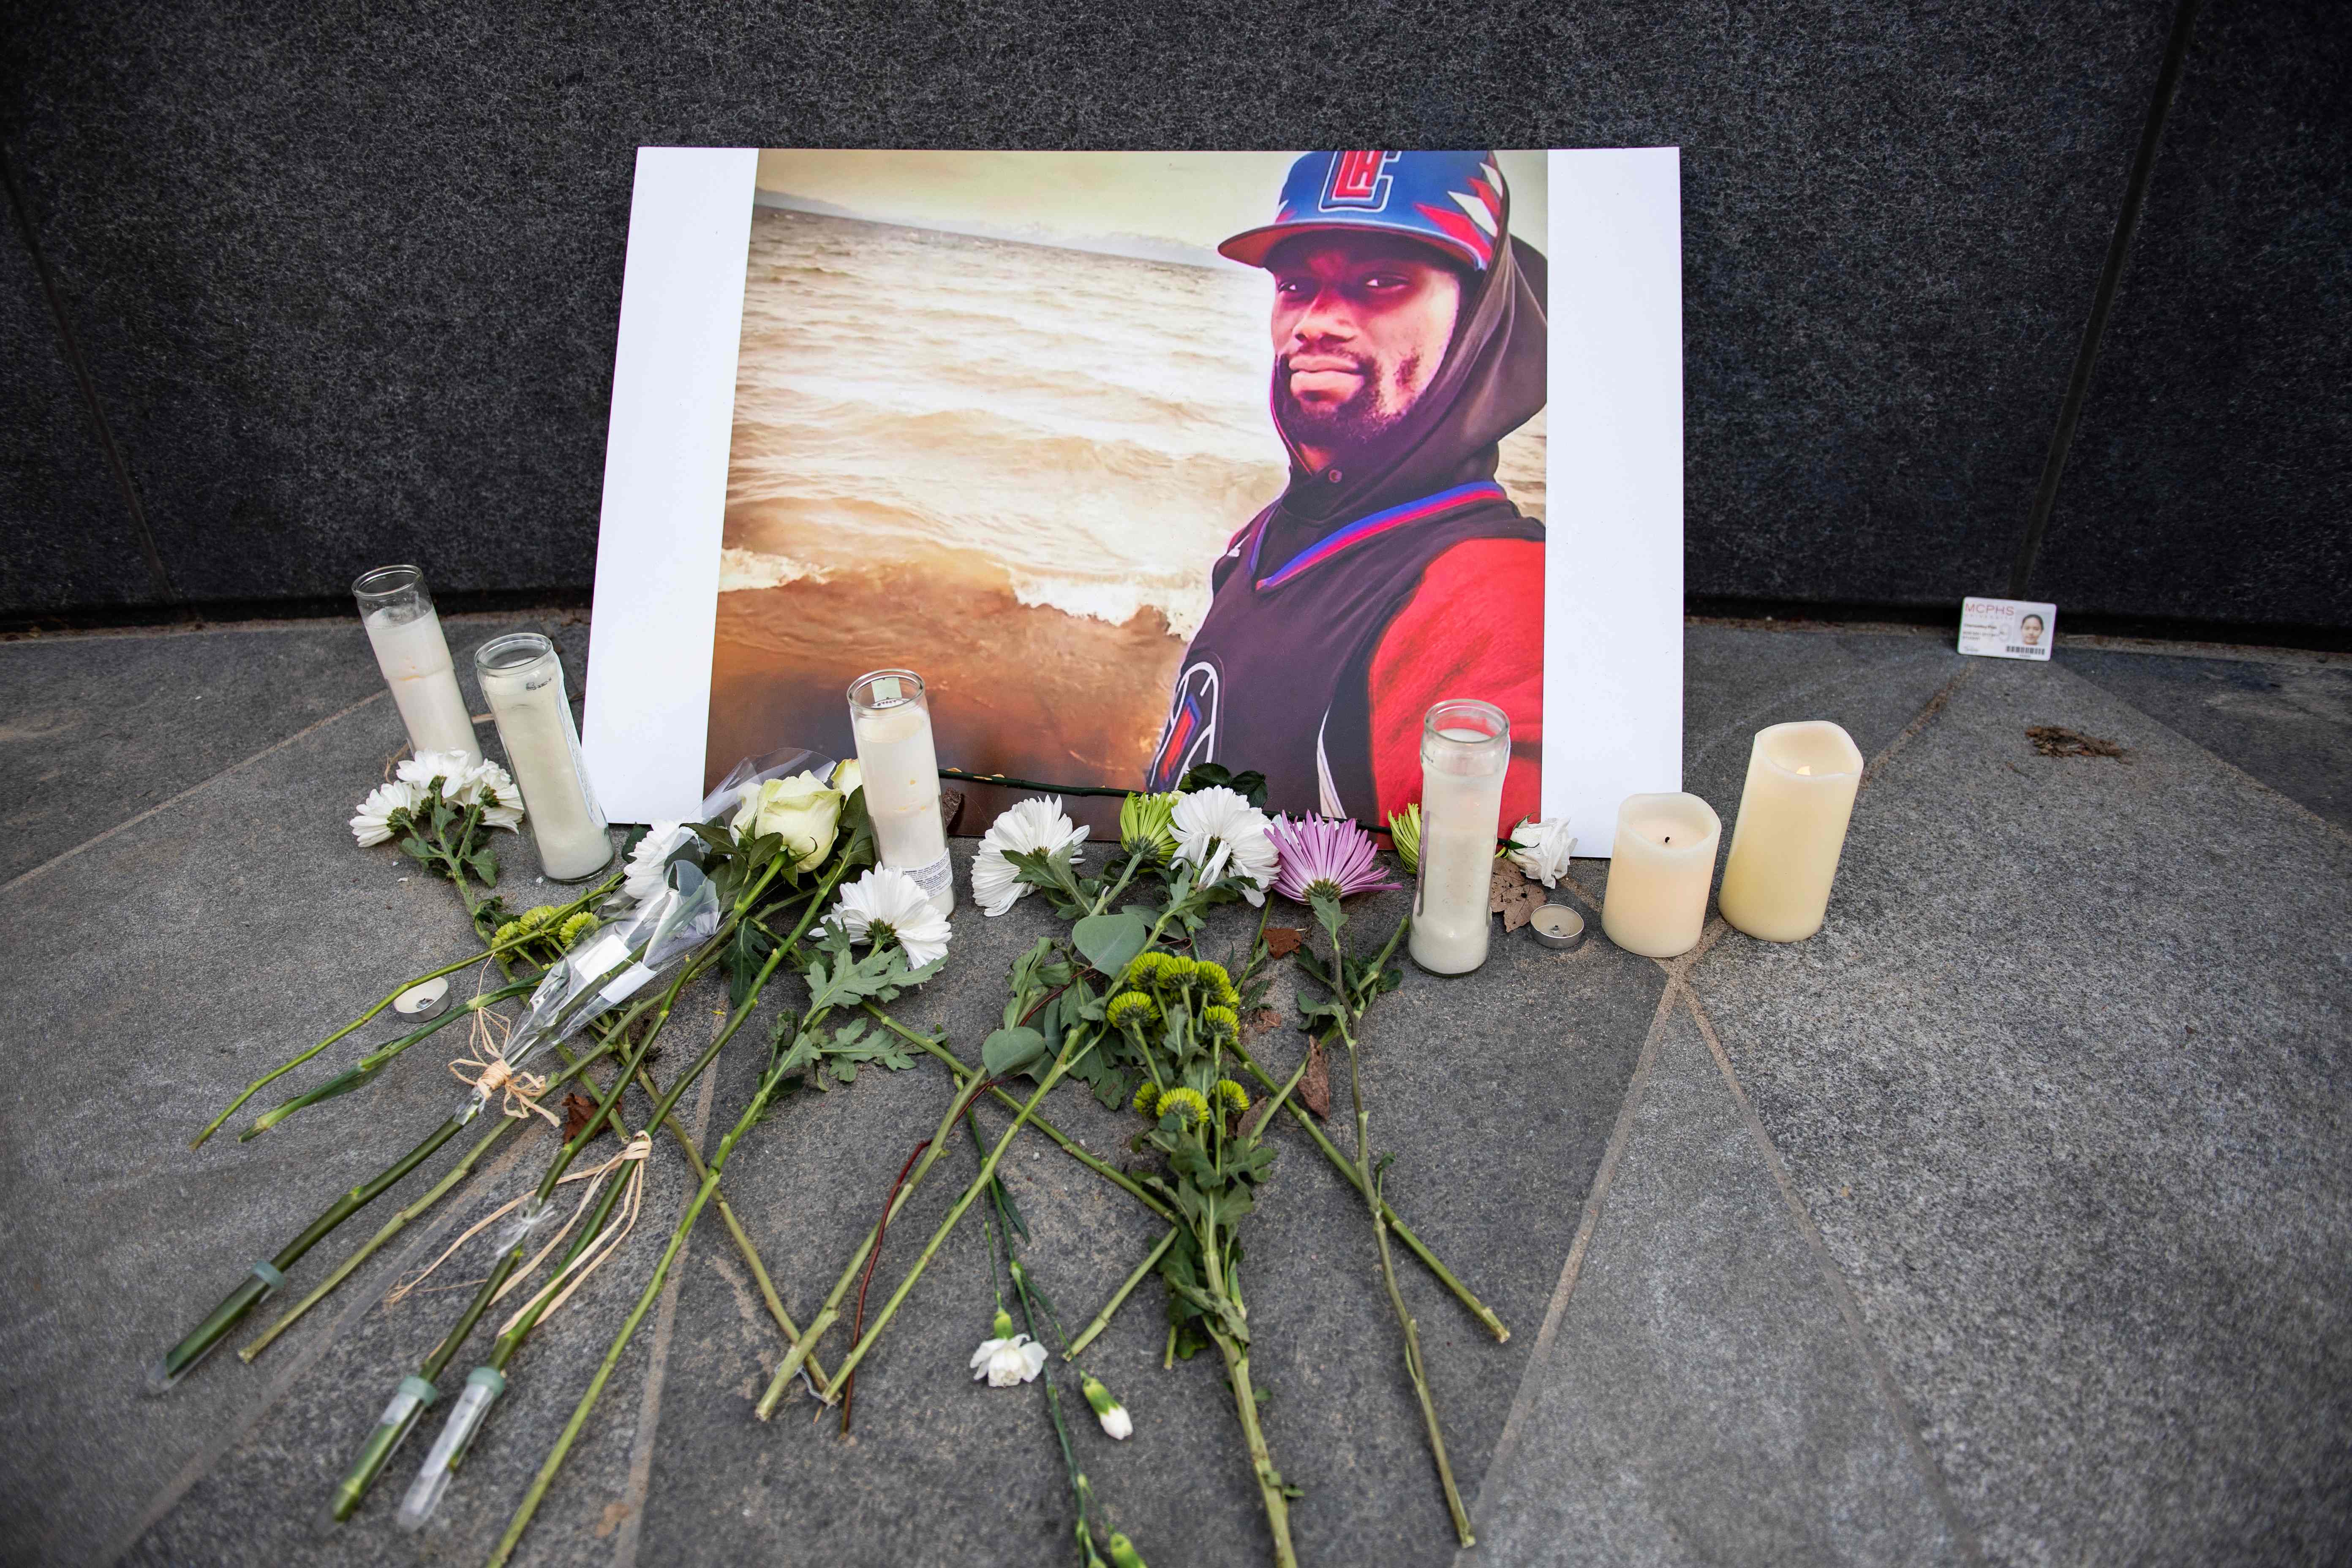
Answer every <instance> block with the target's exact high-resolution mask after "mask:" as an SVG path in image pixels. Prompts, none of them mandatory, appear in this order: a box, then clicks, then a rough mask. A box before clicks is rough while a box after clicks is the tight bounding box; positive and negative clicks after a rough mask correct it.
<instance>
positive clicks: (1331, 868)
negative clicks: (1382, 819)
mask: <svg viewBox="0 0 2352 1568" xmlns="http://www.w3.org/2000/svg"><path fill="white" fill-rule="evenodd" d="M1270 833H1271V836H1272V837H1273V839H1274V853H1275V860H1276V867H1275V873H1274V890H1275V891H1276V892H1277V893H1280V894H1281V895H1282V896H1283V897H1284V898H1286V899H1288V900H1291V901H1292V902H1293V903H1299V904H1303V903H1305V902H1307V899H1308V896H1309V895H1310V894H1312V893H1314V892H1316V891H1317V890H1318V889H1320V890H1321V891H1323V892H1325V893H1328V894H1329V895H1330V896H1331V897H1332V898H1335V899H1344V898H1348V897H1350V896H1352V895H1354V894H1357V893H1381V892H1387V891H1389V890H1390V889H1393V888H1395V887H1396V886H1397V884H1396V883H1394V882H1391V881H1390V880H1389V879H1388V877H1387V874H1386V873H1385V872H1383V871H1382V870H1381V861H1380V855H1379V852H1378V850H1377V849H1376V848H1375V847H1374V846H1373V844H1372V836H1371V835H1370V834H1369V833H1367V832H1365V831H1364V830H1363V829H1362V828H1360V827H1359V826H1356V825H1355V824H1354V823H1352V822H1350V821H1349V820H1348V819H1347V818H1345V817H1333V816H1277V817H1276V818H1275V819H1274V822H1273V825H1272V826H1271V828H1270Z"/></svg>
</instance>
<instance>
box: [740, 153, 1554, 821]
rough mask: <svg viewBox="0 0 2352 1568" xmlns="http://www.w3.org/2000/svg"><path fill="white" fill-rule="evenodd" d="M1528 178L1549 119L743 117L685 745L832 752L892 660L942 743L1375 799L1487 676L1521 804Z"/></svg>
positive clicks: (1537, 351)
mask: <svg viewBox="0 0 2352 1568" xmlns="http://www.w3.org/2000/svg"><path fill="white" fill-rule="evenodd" d="M1545 186H1546V164H1545V157H1544V154H1543V153H1513V152H1502V153H1493V152H1475V151H1474V152H1431V153H1394V152H1336V153H1332V152H1326V153H1303V154H1302V153H986V152H982V153H971V152H850V151H829V152H800V151H766V152H762V153H760V154H759V165H758V179H757V190H756V195H755V197H754V201H755V204H756V205H755V207H754V211H753V214H752V217H751V239H750V245H749V249H748V255H747V258H746V264H745V282H744V293H743V311H742V329H741V339H740V353H739V355H738V359H737V366H736V379H735V387H734V403H733V422H732V433H731V439H730V448H729V458H728V466H727V500H726V512H725V522H724V532H723V538H722V544H721V554H720V566H719V605H718V616H717V623H716V632H715V637H714V643H713V647H712V657H711V684H710V710H709V727H708V731H707V743H706V773H707V775H708V777H709V779H714V780H715V779H716V778H717V777H718V776H719V773H723V772H724V771H725V770H726V769H727V768H728V767H729V766H730V765H732V764H733V763H735V762H736V760H737V759H739V758H740V757H743V756H746V755H749V754H752V753H755V752H760V751H761V750H763V749H764V748H766V747H767V746H770V745H772V744H773V743H774V741H775V738H776V737H779V736H790V737H793V739H794V740H795V741H797V742H803V743H807V744H814V745H818V746H827V745H829V746H831V747H832V749H834V750H835V752H836V753H837V754H841V755H847V754H848V752H849V732H848V722H847V713H846V710H845V705H844V700H843V691H844V689H845V687H846V686H847V685H848V683H849V682H850V681H851V680H852V679H855V678H856V676H857V675H859V674H860V673H861V672H864V671H866V670H870V669H874V668H882V667H888V666H893V665H912V666H915V667H916V668H919V670H920V673H921V674H922V675H923V677H924V679H925V680H926V682H927V683H928V684H929V689H930V691H931V693H932V710H933V713H934V714H935V716H936V720H935V721H936V723H937V725H938V729H939V752H940V761H941V762H942V763H946V764H949V765H950V766H954V767H959V768H963V769H967V770H971V771H974V772H982V773H1007V774H1011V775H1014V776H1017V777H1025V778H1031V779H1043V780H1050V781H1054V782H1056V783H1068V784H1102V785H1114V786H1119V787H1138V786H1141V785H1143V784H1147V783H1150V784H1152V785H1153V786H1154V787H1163V788H1164V787H1170V786H1171V785H1172V784H1173V783H1174V781H1175V780H1177V779H1178V778H1180V777H1181V775H1182V774H1183V773H1184V772H1185V771H1187V770H1188V769H1190V768H1192V767H1193V766H1196V765H1199V764H1201V763H1227V764H1229V765H1231V766H1232V767H1233V768H1234V769H1235V770H1236V771H1238V770H1242V769H1256V770H1259V771H1262V772H1263V773H1265V776H1266V780H1267V791H1268V796H1269V805H1271V806H1272V807H1274V808H1276V809H1286V810H1290V811H1294V812H1297V811H1311V810H1318V809H1319V810H1321V811H1323V812H1326V813H1328V814H1333V815H1350V816H1359V817H1362V818H1366V819H1377V818H1378V817H1379V816H1382V815H1383V814H1385V813H1386V812H1388V811H1391V810H1394V809H1397V808H1399V807H1401V806H1402V805H1403V804H1404V803H1405V802H1407V801H1408V800H1411V799H1412V798H1414V797H1415V796H1416V795H1417V793H1418V787H1419V780H1420V763H1419V743H1420V730H1421V722H1422V715H1423V712H1424V711H1425V710H1427V708H1428V707H1429V706H1430V704H1431V703H1432V702H1433V701H1435V700H1438V699H1440V698H1444V697H1451V696H1456V695H1465V694H1475V695H1477V696H1481V697H1484V698H1486V699H1487V700H1492V701H1495V702H1496V703H1498V704H1499V705H1500V706H1502V707H1503V708H1504V710H1506V712H1507V713H1508V714H1509V716H1510V719H1511V722H1512V728H1513V737H1512V739H1513V742H1514V747H1513V750H1514V762H1513V764H1512V769H1511V776H1510V783H1509V789H1508V791H1507V795H1506V798H1505V802H1504V810H1505V813H1506V816H1507V819H1510V820H1516V819H1517V816H1533V815H1538V814H1539V807H1538V771H1539V757H1540V751H1541V734H1542V712H1541V709H1542V692H1543V670H1542V663H1543V641H1544V639H1543V608H1544V572H1543V549H1544V525H1543V519H1544V515H1545V489H1546V485H1545V477H1546V476H1545V428H1544V405H1545V402H1546V395H1545V392H1546V388H1545V374H1546V359H1545V318H1546V293H1545V274H1546V263H1545V258H1544V256H1543V254H1542V250H1541V247H1542V245H1543V242H1544V236H1545V233H1546V212H1545V201H1546V189H1545ZM975 804H977V805H990V804H992V803H991V802H988V801H982V802H976V803H975ZM1073 804H1074V805H1075V804H1076V803H1075V802H1074V803H1073ZM1106 804H1109V805H1114V806H1115V804H1116V803H1115V802H1110V803H1106ZM980 820H982V821H985V820H986V818H985V817H984V816H982V817H981V818H980ZM965 830H966V831H970V830H971V829H970V826H969V824H968V823H967V824H966V825H965Z"/></svg>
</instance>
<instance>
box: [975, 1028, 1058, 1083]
mask: <svg viewBox="0 0 2352 1568" xmlns="http://www.w3.org/2000/svg"><path fill="white" fill-rule="evenodd" d="M1044 1055H1045V1036H1043V1035H1041V1034H1039V1033H1038V1032H1037V1031H1036V1030H1034V1029H1032V1028H1028V1027H1025V1026H1016V1027H1013V1028H1010V1029H999V1030H997V1031H996V1032H995V1033H994V1034H992V1035H991V1036H989V1037H988V1038H986V1039H984V1040H982V1042H981V1043H980V1061H981V1066H982V1068H986V1069H987V1071H988V1075H989V1076H990V1077H991V1078H1008V1077H1010V1076H1011V1075H1013V1074H1014V1073H1017V1072H1019V1071H1021V1070H1022V1069H1023V1068H1026V1067H1028V1066H1029V1065H1030V1064H1031V1063H1032V1062H1034V1061H1035V1060H1036V1059H1037V1058H1039V1057H1042V1056H1044Z"/></svg>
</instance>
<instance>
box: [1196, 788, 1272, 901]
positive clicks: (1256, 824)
mask: <svg viewBox="0 0 2352 1568" xmlns="http://www.w3.org/2000/svg"><path fill="white" fill-rule="evenodd" d="M1172 826H1174V827H1175V829H1176V858H1177V859H1179V860H1184V861H1189V862H1190V863H1192V865H1194V866H1197V867H1199V868H1201V880H1202V883H1203V884H1206V883H1210V882H1214V881H1217V880H1219V879H1222V878H1223V877H1224V876H1226V875H1227V874H1228V873H1229V872H1230V873H1231V874H1233V875H1234V876H1238V877H1241V878H1243V879H1245V881H1246V884H1247V885H1246V886H1244V888H1243V889H1242V897H1244V898H1245V899H1247V900H1249V901H1250V902H1251V903H1252V904H1263V903H1265V889H1266V888H1267V886H1268V885H1269V884H1270V883H1272V882H1273V880H1274V873H1275V868H1276V853H1275V847H1274V839H1273V837H1271V836H1270V834H1269V833H1268V831H1267V830H1268V829H1269V828H1270V827H1271V826H1272V824H1271V823H1269V822H1268V821H1267V820H1266V815H1265V813H1264V812H1262V811H1260V810H1259V809H1258V808H1257V807H1255V806H1254V805H1251V804H1250V803H1249V800H1248V798H1247V797H1245V796H1244V795H1241V794H1239V793H1238V792H1236V791H1234V790H1229V789H1227V788H1225V787H1224V786H1223V784H1219V785H1216V786H1215V787H1213V788H1211V789H1196V790H1194V791H1193V792H1192V794H1190V795H1186V796H1184V797H1183V798H1182V799H1181V800H1179V801H1178V802H1177V803H1176V816H1175V819H1174V822H1173V824H1172Z"/></svg>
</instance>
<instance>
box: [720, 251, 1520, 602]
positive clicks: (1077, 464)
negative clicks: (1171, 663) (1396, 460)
mask: <svg viewBox="0 0 2352 1568" xmlns="http://www.w3.org/2000/svg"><path fill="white" fill-rule="evenodd" d="M746 278H747V283H746V288H745V290H744V301H743V333H742V345H741V353H740V359H739V362H738V370H737V381H736V395H735V423H734V437H733V446H732V450H731V452H730V460H729V467H728V495H727V530H726V542H727V546H728V557H727V560H728V566H727V569H726V574H725V576H724V579H723V581H724V583H725V584H727V585H728V587H730V588H735V587H740V588H753V587H766V586H772V585H775V584H781V583H786V582H793V581H797V580H799V579H800V578H801V577H803V576H805V575H807V574H810V573H812V572H837V571H850V572H865V573H871V572H873V571H874V570H876V569H877V568H878V567H880V566H883V565H886V564H889V563H903V562H908V561H912V560H916V559H920V558H924V557H927V556H931V555H934V554H935V553H936V552H943V551H945V552H965V553H971V554H974V555H977V556H979V557H981V558H982V559H984V560H986V561H988V562H990V563H992V564H994V565H996V566H999V567H1001V568H1003V572H1004V574H1005V575H1006V578H1007V579H1008V580H1009V581H1010V582H1011V583H1012V584H1013V586H1014V589H1015V591H1016V593H1017V594H1018V595H1019V602H1020V603H1022V604H1024V605H1035V606H1044V607H1051V608H1054V609H1057V610H1060V611H1063V612H1064V613H1066V614H1068V615H1073V616H1086V617H1088V618H1090V619H1095V620H1108V621H1110V622H1112V623H1113V624H1118V623H1119V622H1123V621H1125V620H1127V619H1129V618H1131V617H1132V616H1135V615H1136V614H1138V613H1139V611H1141V610H1144V609H1147V608H1149V609H1152V610H1156V611H1158V612H1159V613H1160V616H1162V617H1163V618H1164V619H1165V620H1166V622H1167V625H1168V628H1169V632H1170V635H1171V636H1173V637H1177V638H1179V639H1181V638H1184V637H1189V636H1190V635H1191V634H1192V630H1193V629H1194V627H1196V626H1198V625H1199V623H1200V618H1201V616H1202V614H1203V613H1205V611H1206V609H1207V607H1208V570H1209V567H1210V565H1211V564H1212V563H1213V562H1214V561H1215V560H1216V558H1217V556H1218V555H1219V554H1220V553H1221V552H1223V549H1224V546H1225V542H1226V541H1227V540H1228V539H1229V538H1231V537H1232V535H1233V533H1234V531H1235V530H1237V529H1239V528H1240V527H1242V526H1243V525H1244V523H1246V522H1247V521H1249V520H1250V518H1251V517H1253V516H1254V515H1255V514H1256V512H1257V511H1258V510H1259V509H1260V508H1261V507H1263V506H1264V505H1265V503H1266V502H1267V501H1268V500H1272V499H1273V498H1274V497H1275V496H1276V495H1277V494H1279V493H1280V491H1281V489H1282V486H1283V483H1284V479H1285V474H1286V464H1285V460H1284V458H1283V452H1282V447H1281V442H1280V439H1279V437H1276V434H1275V432H1274V429H1273V426H1272V422H1271V420H1270V419H1269V417H1268V416H1267V413H1266V405H1265V392H1266V378H1267V374H1268V370H1269V356H1270V353H1271V350H1270V347H1269V345H1268V342H1267V339H1266V326H1265V313H1266V310H1267V306H1268V303H1269V296H1268V293H1267V284H1266V282H1265V278H1264V276H1263V275H1262V274H1259V273H1257V272H1255V271H1254V270H1253V271H1243V270H1241V269H1239V268H1204V267H1192V266H1184V265H1180V264H1176V263H1173V262H1166V261H1156V260H1148V259H1138V258H1129V257H1118V256H1105V255H1100V254H1095V253H1089V252H1082V251H1075V250H1065V249H1058V248H1055V247H1049V246H1040V245H1027V244H1022V243H1019V242H1016V241H1011V240H1003V239H992V238H985V237H977V236H971V235H960V234H949V233H944V232H940V231H935V230H927V229H914V228H901V227H897V226H891V225H887V224H875V223H865V222H861V221H858V220H856V219H850V218H840V217H834V216H824V215H818V214H811V213H801V212H792V211H786V210H782V209H779V208H774V207H768V206H762V207H761V208H759V209H757V211H755V213H754V214H753V216H752V225H751V252H750V256H749V259H748V266H747V273H746ZM1541 426H1542V420H1541V418H1540V416H1538V419H1537V420H1535V421H1533V422H1532V423H1531V424H1530V426H1529V427H1528V429H1527V430H1524V431H1522V432H1520V433H1518V434H1517V435H1515V436H1514V437H1512V438H1511V439H1510V440H1509V441H1507V442H1506V443H1505V447H1504V455H1503V465H1502V473H1501V476H1500V477H1501V479H1502V480H1503V483H1504V485H1505V486H1506V488H1507V489H1509V490H1510V491H1511V494H1512V496H1513V497H1514V499H1516V500H1517V501H1518V503H1519V504H1520V506H1521V507H1522V508H1524V509H1525V510H1528V511H1529V512H1531V513H1534V514H1536V515H1538V516H1540V515H1541V513H1542V510H1543V435H1542V428H1541ZM755 558H758V559H772V560H774V561H776V562H777V563H779V564H777V565H775V566H773V567H765V566H761V565H759V564H756V563H755Z"/></svg>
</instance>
